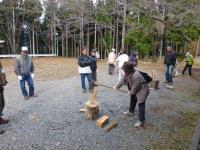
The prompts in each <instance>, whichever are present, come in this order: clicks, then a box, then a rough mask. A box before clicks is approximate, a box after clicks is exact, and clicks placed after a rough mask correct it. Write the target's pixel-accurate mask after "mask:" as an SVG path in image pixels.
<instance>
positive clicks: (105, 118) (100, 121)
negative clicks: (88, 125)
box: [96, 115, 109, 128]
mask: <svg viewBox="0 0 200 150" xmlns="http://www.w3.org/2000/svg"><path fill="white" fill-rule="evenodd" d="M108 119H109V116H107V115H104V116H102V117H101V118H99V119H98V120H97V121H96V125H97V126H98V127H100V128H102V127H103V126H104V125H105V124H106V122H107V121H108Z"/></svg>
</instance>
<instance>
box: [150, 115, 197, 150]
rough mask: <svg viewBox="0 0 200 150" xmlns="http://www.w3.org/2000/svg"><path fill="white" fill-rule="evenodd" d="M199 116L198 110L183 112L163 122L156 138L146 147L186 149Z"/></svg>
mask: <svg viewBox="0 0 200 150" xmlns="http://www.w3.org/2000/svg"><path fill="white" fill-rule="evenodd" d="M199 117H200V112H183V113H182V114H181V115H180V117H177V118H173V119H171V120H169V121H168V123H167V124H163V126H162V127H163V129H160V132H159V131H158V133H157V134H158V135H159V136H158V138H157V139H151V140H150V144H149V146H148V147H147V149H151V150H161V149H169V150H179V149H181V150H186V149H188V147H189V145H190V144H191V141H192V136H193V133H194V131H195V127H196V125H197V119H198V118H199Z"/></svg>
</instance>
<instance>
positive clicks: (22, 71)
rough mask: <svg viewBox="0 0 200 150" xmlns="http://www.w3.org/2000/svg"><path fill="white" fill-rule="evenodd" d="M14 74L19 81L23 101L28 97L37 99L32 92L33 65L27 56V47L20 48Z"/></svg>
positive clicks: (30, 58)
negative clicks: (27, 87)
mask: <svg viewBox="0 0 200 150" xmlns="http://www.w3.org/2000/svg"><path fill="white" fill-rule="evenodd" d="M15 73H16V75H17V77H18V79H19V81H20V87H21V90H22V94H23V96H24V99H25V100H28V99H29V98H30V97H37V95H36V94H35V92H34V83H33V78H34V65H33V60H32V57H30V56H29V55H28V47H26V46H24V47H22V48H21V55H20V56H18V57H17V58H16V61H15ZM26 82H27V83H28V86H29V94H28V92H27V90H26V86H25V84H26Z"/></svg>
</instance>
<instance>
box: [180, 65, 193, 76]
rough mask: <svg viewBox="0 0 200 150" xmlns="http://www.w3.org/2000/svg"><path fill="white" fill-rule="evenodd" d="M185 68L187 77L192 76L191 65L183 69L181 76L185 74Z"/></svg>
mask: <svg viewBox="0 0 200 150" xmlns="http://www.w3.org/2000/svg"><path fill="white" fill-rule="evenodd" d="M187 68H188V72H189V75H190V76H191V75H192V65H188V64H186V65H185V68H184V69H183V71H182V74H184V73H185V70H186V69H187Z"/></svg>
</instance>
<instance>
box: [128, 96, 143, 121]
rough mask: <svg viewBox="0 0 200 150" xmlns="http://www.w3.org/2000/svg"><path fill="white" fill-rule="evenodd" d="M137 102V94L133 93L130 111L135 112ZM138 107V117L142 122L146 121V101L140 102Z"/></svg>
mask: <svg viewBox="0 0 200 150" xmlns="http://www.w3.org/2000/svg"><path fill="white" fill-rule="evenodd" d="M136 104H137V97H136V95H131V99H130V107H129V112H131V113H134V111H135V106H136ZM138 108H139V115H138V119H139V120H140V121H141V122H144V121H145V102H143V103H139V104H138Z"/></svg>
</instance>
